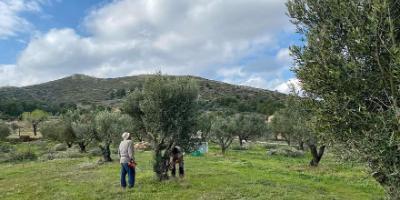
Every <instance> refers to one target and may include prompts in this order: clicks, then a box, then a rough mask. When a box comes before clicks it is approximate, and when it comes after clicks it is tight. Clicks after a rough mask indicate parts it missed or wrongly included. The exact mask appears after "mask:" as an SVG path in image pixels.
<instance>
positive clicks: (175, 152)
mask: <svg viewBox="0 0 400 200" xmlns="http://www.w3.org/2000/svg"><path fill="white" fill-rule="evenodd" d="M171 157H172V161H171V174H172V176H174V177H175V176H176V164H179V176H180V177H183V176H184V175H185V169H184V161H183V152H182V150H181V148H180V147H179V146H175V147H174V148H173V149H172V152H171Z"/></svg>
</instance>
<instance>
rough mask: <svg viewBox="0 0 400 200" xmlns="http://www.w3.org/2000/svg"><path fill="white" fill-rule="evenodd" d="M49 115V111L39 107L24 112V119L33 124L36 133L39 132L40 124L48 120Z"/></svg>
mask: <svg viewBox="0 0 400 200" xmlns="http://www.w3.org/2000/svg"><path fill="white" fill-rule="evenodd" d="M48 116H49V114H48V113H47V112H45V111H43V110H38V109H36V110H34V111H32V112H24V113H22V119H23V120H25V121H27V122H29V123H31V124H32V128H33V133H34V135H36V134H37V129H38V125H39V124H40V123H41V122H43V121H44V120H46V119H47V117H48Z"/></svg>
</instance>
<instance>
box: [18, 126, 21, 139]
mask: <svg viewBox="0 0 400 200" xmlns="http://www.w3.org/2000/svg"><path fill="white" fill-rule="evenodd" d="M18 136H19V137H21V128H19V127H18Z"/></svg>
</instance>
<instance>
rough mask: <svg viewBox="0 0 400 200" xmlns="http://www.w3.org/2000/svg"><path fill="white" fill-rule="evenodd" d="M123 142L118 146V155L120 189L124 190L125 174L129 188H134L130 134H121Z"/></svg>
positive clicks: (133, 159)
mask: <svg viewBox="0 0 400 200" xmlns="http://www.w3.org/2000/svg"><path fill="white" fill-rule="evenodd" d="M122 138H123V141H122V142H121V143H120V144H119V148H118V155H119V157H120V163H121V187H122V188H124V189H125V188H126V179H125V178H126V174H128V184H129V186H128V187H129V188H133V187H134V186H135V166H136V162H135V157H134V155H133V153H134V151H133V142H132V140H131V136H130V133H127V132H125V133H123V134H122Z"/></svg>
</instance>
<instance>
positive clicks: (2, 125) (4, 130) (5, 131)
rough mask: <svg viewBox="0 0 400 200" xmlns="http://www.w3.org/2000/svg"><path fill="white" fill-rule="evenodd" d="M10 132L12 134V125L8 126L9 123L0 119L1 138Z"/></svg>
mask: <svg viewBox="0 0 400 200" xmlns="http://www.w3.org/2000/svg"><path fill="white" fill-rule="evenodd" d="M10 134H11V131H10V127H8V125H7V124H6V123H5V122H3V121H0V140H4V139H5V138H6V137H8V136H9V135H10Z"/></svg>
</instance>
